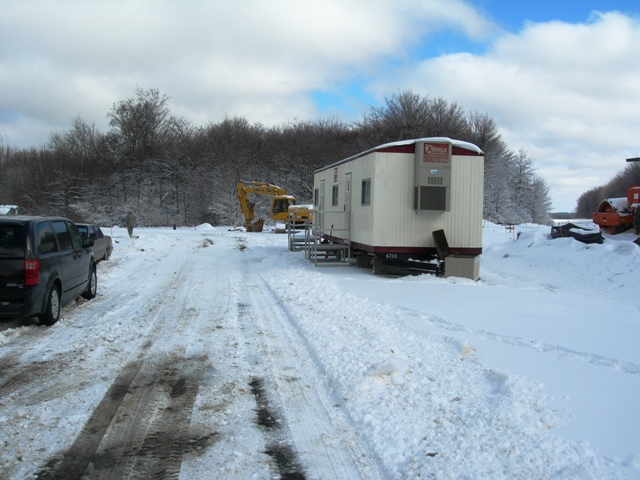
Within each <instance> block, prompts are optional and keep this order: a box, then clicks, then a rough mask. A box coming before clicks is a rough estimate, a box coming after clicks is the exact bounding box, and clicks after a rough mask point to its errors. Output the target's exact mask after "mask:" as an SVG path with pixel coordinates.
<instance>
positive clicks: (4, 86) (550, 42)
mask: <svg viewBox="0 0 640 480" xmlns="http://www.w3.org/2000/svg"><path fill="white" fill-rule="evenodd" d="M440 31H456V32H458V33H459V34H461V35H462V36H466V37H467V38H468V39H472V40H475V41H484V42H488V41H489V39H493V40H492V41H493V43H488V45H489V47H490V48H489V49H488V51H487V52H486V53H485V54H483V55H477V54H476V55H474V54H470V53H458V54H454V55H445V56H440V57H437V58H434V59H430V60H425V61H423V62H419V63H415V61H414V60H412V58H413V57H412V55H415V51H416V50H415V49H416V48H418V47H420V46H421V45H422V44H423V42H425V39H426V41H434V42H437V39H438V37H437V33H438V32H440ZM639 32H640V27H639V25H638V21H637V20H634V19H632V18H629V17H628V16H624V15H622V14H618V13H606V14H594V16H593V17H592V18H591V19H590V20H589V21H588V22H586V23H584V24H580V25H572V24H566V23H561V22H548V23H539V24H533V23H530V24H526V25H525V26H524V28H523V29H522V31H520V32H517V33H515V34H507V33H504V32H500V31H499V30H498V29H497V28H496V27H495V25H494V24H493V23H492V22H491V21H490V20H489V19H487V18H486V17H484V16H483V15H482V14H480V13H479V12H478V11H477V10H476V9H474V8H473V7H472V6H470V5H469V3H468V2H466V1H463V0H396V1H393V2H392V1H388V0H369V1H367V0H305V1H299V0H269V1H265V0H238V1H227V0H191V1H189V2H183V1H179V0H92V1H91V2H87V1H84V0H58V1H55V2H53V1H47V0H30V1H29V2H24V1H22V0H4V1H3V2H2V15H1V16H0V140H1V141H3V142H4V143H5V144H7V145H10V146H39V145H41V144H43V143H44V142H46V140H47V138H48V135H49V133H51V132H52V131H55V130H65V129H67V128H69V127H70V125H71V121H72V119H73V118H75V117H77V116H78V115H80V116H82V117H83V118H84V119H85V120H87V121H88V122H90V123H95V124H96V126H97V127H98V128H99V129H101V130H106V129H107V128H108V125H107V119H106V114H107V113H108V112H109V110H110V109H111V107H112V106H113V104H114V103H115V102H117V101H118V100H121V99H125V98H128V97H131V96H132V95H133V94H134V92H135V89H136V87H142V88H158V89H159V91H160V92H161V93H162V94H166V95H168V96H169V97H170V99H171V101H170V108H171V109H172V112H173V113H175V114H177V115H181V116H184V117H185V118H187V119H189V120H191V121H192V122H194V123H195V124H197V125H200V124H204V123H206V122H208V121H219V120H221V119H222V118H223V117H224V116H225V115H228V116H235V115H238V116H244V117H246V118H247V119H248V120H249V121H250V122H261V123H263V124H265V125H276V124H280V123H282V122H283V121H286V120H291V119H294V118H299V119H308V118H317V117H318V116H320V115H319V114H318V112H317V111H316V108H317V106H316V105H315V104H314V102H313V100H312V97H311V93H313V92H314V91H335V90H337V89H339V88H340V87H339V86H341V85H347V86H352V85H351V83H350V82H352V81H353V80H354V78H356V77H361V78H374V79H375V82H372V83H371V84H370V85H368V86H367V87H366V88H370V90H371V91H372V92H376V93H377V96H378V98H380V99H382V98H383V97H384V96H388V95H391V94H393V93H395V92H397V91H399V90H402V89H406V88H412V89H413V90H414V91H416V92H420V93H425V94H432V95H436V96H443V97H445V98H447V99H448V100H450V101H456V102H458V103H459V104H460V105H461V106H462V107H464V108H465V109H466V110H474V109H477V110H480V111H482V112H486V113H487V114H489V115H490V116H492V117H493V118H494V119H495V120H496V121H497V122H498V124H499V125H500V126H501V127H502V131H503V134H504V137H505V139H506V140H507V141H508V142H509V144H510V145H511V146H512V147H513V148H514V149H516V150H517V149H519V148H520V147H524V148H526V149H527V150H528V152H529V153H530V154H531V155H532V156H533V157H534V158H535V162H536V165H538V166H539V173H540V174H542V175H543V176H544V177H545V178H546V180H547V181H548V182H549V183H550V185H551V186H552V194H553V196H554V198H555V199H556V201H557V202H556V205H558V206H560V208H563V209H565V208H572V207H573V205H574V204H575V198H576V197H577V195H579V194H580V193H582V192H583V191H584V190H586V189H588V188H591V187H592V186H594V185H595V184H601V183H604V182H606V181H607V180H608V179H609V178H610V177H611V176H612V175H613V174H614V173H616V172H617V171H619V170H621V169H622V168H624V158H626V156H632V155H637V154H639V153H640V147H638V144H637V140H636V139H635V138H636V135H637V126H638V125H639V124H640V121H639V120H640V119H639V115H640V109H638V108H637V105H638V104H640V102H639V100H640V85H639V82H640V62H638V60H637V59H638V58H640V33H639ZM389 59H392V60H393V64H394V65H396V66H397V65H400V66H399V67H396V68H395V69H392V68H391V67H390V66H389V63H388V60H389ZM352 100H353V99H349V101H352ZM368 106H369V105H363V113H364V109H366V108H367V107H368ZM345 120H351V119H345ZM576 178H581V179H582V182H576V181H575V179H576ZM594 181H595V183H593V182H594ZM580 183H584V185H582V186H581V185H580Z"/></svg>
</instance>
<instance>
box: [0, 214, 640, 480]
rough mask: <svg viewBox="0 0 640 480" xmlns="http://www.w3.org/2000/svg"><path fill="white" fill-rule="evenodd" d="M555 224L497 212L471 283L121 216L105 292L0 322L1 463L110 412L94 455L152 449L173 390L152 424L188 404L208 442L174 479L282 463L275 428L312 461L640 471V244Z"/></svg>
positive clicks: (582, 474) (340, 472)
mask: <svg viewBox="0 0 640 480" xmlns="http://www.w3.org/2000/svg"><path fill="white" fill-rule="evenodd" d="M574 222H575V221H574ZM588 226H590V225H588ZM549 230H550V229H549V227H547V226H538V225H522V226H519V227H517V231H516V232H511V231H508V230H507V229H505V228H504V227H502V226H499V225H494V224H490V223H487V224H485V227H484V229H483V243H484V246H483V249H484V250H483V255H482V257H481V266H480V275H481V279H480V280H479V281H477V282H473V281H471V280H468V279H463V278H455V277H452V278H446V279H445V278H440V277H435V276H432V275H419V276H409V277H398V278H396V277H383V276H375V275H373V274H372V273H371V272H370V271H368V270H365V269H359V268H356V267H314V266H313V265H310V264H309V263H308V262H306V261H305V260H304V253H303V252H290V251H289V250H288V249H287V237H286V235H279V234H275V233H273V232H272V231H265V232H262V233H245V232H243V231H237V230H234V231H231V230H229V229H228V228H221V227H211V226H210V225H201V226H199V227H197V228H182V229H178V230H172V229H171V228H137V229H136V231H135V233H136V235H138V236H139V238H135V239H130V238H128V236H127V234H126V230H125V229H119V228H114V229H113V230H109V229H104V231H105V234H107V233H108V234H111V235H112V237H113V239H114V242H115V243H114V247H115V248H114V252H113V255H112V257H111V260H110V261H107V262H102V263H100V264H99V268H98V275H99V282H98V296H97V297H96V298H95V299H94V300H92V301H79V302H74V303H73V304H70V305H68V306H66V307H65V308H64V312H63V318H62V319H61V321H60V322H58V323H57V324H56V325H54V326H53V327H50V328H45V327H41V326H39V325H38V324H37V321H35V320H22V321H11V322H3V323H2V324H0V328H1V329H2V331H0V367H1V368H2V371H3V372H4V373H3V374H2V377H0V444H1V445H3V448H2V450H1V452H0V476H1V477H2V478H9V479H23V478H35V477H36V475H38V473H41V472H43V471H46V468H47V465H51V464H52V462H54V463H55V461H59V460H60V458H61V457H64V456H65V454H67V453H68V452H73V451H74V442H77V441H78V440H77V439H78V438H84V437H83V436H82V435H83V432H84V430H86V429H84V430H83V427H85V426H86V425H87V424H91V422H92V421H94V420H95V417H96V416H97V412H101V413H102V414H104V415H105V416H106V418H107V419H111V417H113V420H112V421H111V423H108V424H105V426H104V429H106V430H105V432H106V433H105V434H104V437H102V438H101V439H98V440H96V445H95V446H94V450H95V452H96V455H97V457H96V458H98V457H99V458H103V457H100V455H105V452H111V451H112V450H110V445H111V444H118V445H120V444H122V445H129V444H130V448H131V449H132V451H134V450H135V448H141V447H139V446H138V447H136V445H139V444H140V443H142V441H141V440H140V439H139V437H140V435H142V434H141V433H140V432H139V431H135V432H134V434H132V433H131V431H132V430H135V429H133V428H132V427H131V425H129V424H127V418H128V415H129V414H131V412H133V411H137V412H144V411H147V410H150V409H152V406H153V405H156V404H158V405H160V404H161V406H160V407H157V406H156V407H153V408H155V410H153V414H149V415H150V416H149V418H151V419H153V420H152V421H150V423H151V426H146V427H145V428H147V429H149V430H152V428H153V426H154V425H155V423H157V422H158V421H159V420H158V418H159V417H161V416H162V415H169V413H170V412H182V414H183V416H184V417H185V418H184V419H183V420H180V422H178V421H177V420H176V419H175V418H174V419H172V420H171V422H173V423H172V424H171V425H174V424H176V423H177V425H178V427H176V428H179V429H180V430H179V431H178V433H176V435H178V434H179V435H189V436H190V438H191V439H194V440H193V442H195V443H197V444H198V445H200V444H202V446H201V448H199V449H198V451H197V452H196V453H194V452H192V451H187V452H186V453H183V454H182V455H181V456H178V460H177V462H178V463H177V464H171V465H169V467H167V466H166V465H165V466H164V467H163V472H169V473H171V472H172V471H174V470H171V469H172V468H174V469H175V473H174V474H173V476H171V475H169V478H278V477H279V476H282V471H280V473H278V470H277V468H276V467H275V466H274V461H273V458H272V457H270V456H269V455H267V454H266V453H265V452H268V451H269V449H270V445H274V444H277V445H286V446H287V447H288V448H290V449H291V450H292V451H294V452H295V453H296V459H297V463H298V464H299V465H300V470H302V471H303V472H304V474H305V476H306V478H324V479H329V478H434V479H436V478H437V479H459V478H473V479H500V478H505V479H506V478H509V479H511V478H522V479H531V478H536V479H543V478H549V479H581V480H582V479H584V480H586V479H619V478H629V479H640V409H639V408H638V400H639V399H640V349H638V338H640V315H639V313H640V299H639V296H638V279H639V278H640V248H638V246H637V245H635V244H634V243H632V241H631V240H633V239H634V238H635V236H634V235H632V234H631V233H630V232H626V233H624V234H620V235H616V236H609V235H605V236H606V240H605V242H604V243H603V244H601V245H598V244H591V245H585V244H582V243H580V242H578V241H577V240H575V239H573V238H559V239H555V240H554V239H551V236H550V234H549V233H550V232H549ZM128 368H129V369H130V368H133V370H127V369H128ZM131 372H133V373H131ZM176 372H178V373H176ZM127 375H129V377H127ZM173 376H177V377H179V378H180V379H181V381H182V382H183V383H179V382H178V383H179V385H183V388H177V387H175V386H174V390H172V392H173V393H172V394H171V395H168V396H167V395H165V396H164V397H158V398H159V399H158V400H155V401H154V402H151V401H149V402H148V404H145V403H144V402H143V400H142V399H148V398H155V397H153V396H154V395H156V394H157V393H154V392H156V391H159V390H162V389H161V388H160V387H159V385H161V384H162V381H164V380H162V379H163V378H164V379H165V380H166V382H169V383H170V381H171V380H172V378H173ZM124 377H127V378H126V382H125V381H123V378H124ZM177 377H176V378H177ZM256 379H260V382H261V383H259V385H261V386H262V388H263V389H264V391H265V392H266V393H265V398H264V402H265V403H266V404H267V405H268V406H269V407H270V408H271V411H272V412H273V415H274V416H275V417H276V422H275V423H277V424H279V425H278V428H277V429H276V430H275V431H272V430H268V429H267V428H265V427H264V426H260V425H257V423H256V411H258V410H259V408H258V406H259V404H260V402H259V401H258V400H257V399H259V398H261V389H260V388H258V387H256ZM161 380H162V381H161ZM173 380H175V379H173ZM119 382H120V384H122V385H125V384H126V385H127V386H128V389H124V390H122V392H123V393H122V394H121V395H122V396H121V398H120V400H121V401H122V405H120V406H117V405H116V406H113V408H112V410H109V408H108V407H107V406H106V404H107V403H108V402H107V401H106V400H107V399H109V398H113V397H114V395H115V394H114V391H117V389H116V390H114V388H113V386H114V385H119ZM190 382H192V383H190ZM174 383H175V382H174ZM191 386H192V387H193V389H192V390H191V389H190V388H191ZM145 389H146V390H145ZM139 391H144V392H146V393H144V394H140V395H139V396H138V394H137V393H136V392H139ZM124 392H126V394H125V393H124ZM184 392H187V393H188V392H192V393H191V394H189V395H187V393H184ZM179 393H180V394H183V393H184V395H178V394H179ZM157 395H160V394H157ZM180 399H181V400H180ZM178 400H180V401H181V402H182V403H180V404H179V405H180V406H179V407H178V406H177V405H176V404H174V403H172V402H178ZM136 402H138V403H136ZM162 402H165V403H162ZM129 404H131V405H138V407H137V408H133V407H132V408H131V410H127V411H126V412H129V413H126V412H125V410H123V409H124V408H125V407H126V406H127V405H129ZM147 405H149V406H147ZM257 405H258V406H257ZM143 407H144V408H143ZM131 415H132V416H133V414H131ZM139 415H143V413H139ZM135 418H136V419H137V420H136V421H137V422H138V424H140V423H142V419H144V418H146V417H143V416H140V417H135ZM138 424H136V423H135V422H134V423H133V425H138ZM138 430H140V426H139V425H138ZM162 431H163V435H168V433H167V431H168V427H166V426H164V427H163V430H162ZM136 435H137V436H136ZM149 436H150V437H151V435H149ZM153 438H155V437H153ZM196 440H197V441H196ZM98 441H99V443H98ZM121 448H122V449H124V448H125V447H124V446H123V447H121ZM127 448H129V447H127ZM143 450H144V449H143ZM69 455H70V453H69ZM130 456H131V455H123V457H122V460H121V461H120V463H119V464H118V465H117V466H116V467H113V468H114V469H115V468H120V469H121V470H114V471H115V472H119V474H120V476H121V477H122V476H124V474H122V472H123V471H126V470H122V469H126V468H128V467H127V464H126V462H127V461H129V457H130ZM149 456H150V454H149V453H148V452H146V451H143V452H142V453H140V454H139V457H138V458H139V459H144V460H145V461H146V459H148V457H149ZM140 461H143V460H140ZM87 462H88V466H87V468H88V469H89V470H87V471H89V472H93V473H96V472H99V470H98V468H99V467H98V466H97V465H98V462H97V461H96V462H93V460H91V462H93V463H89V460H88V461H87ZM83 468H84V467H83ZM132 468H133V467H132ZM149 468H151V467H149ZM92 469H93V470H92ZM90 476H91V475H90Z"/></svg>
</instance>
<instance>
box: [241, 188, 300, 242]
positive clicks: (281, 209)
mask: <svg viewBox="0 0 640 480" xmlns="http://www.w3.org/2000/svg"><path fill="white" fill-rule="evenodd" d="M237 188H238V200H239V201H240V209H241V210H242V215H244V228H245V230H246V231H247V232H261V231H262V228H263V227H264V218H259V219H258V220H256V221H255V222H254V221H253V218H254V207H255V203H253V202H250V201H249V194H257V195H270V196H271V197H272V198H271V208H270V209H269V216H270V217H271V218H272V219H273V220H274V221H276V222H284V223H287V222H289V221H290V218H295V220H294V223H295V224H296V225H300V226H302V225H303V224H306V223H307V219H308V218H309V217H310V212H309V209H308V208H306V207H302V206H296V207H295V208H294V209H291V210H292V213H293V211H295V215H293V216H292V217H290V212H289V211H290V209H289V207H291V206H293V205H295V204H296V199H295V197H294V196H292V195H287V191H286V190H285V189H284V188H280V187H278V186H276V185H271V184H269V183H265V182H244V181H242V180H241V181H239V182H238V184H237Z"/></svg>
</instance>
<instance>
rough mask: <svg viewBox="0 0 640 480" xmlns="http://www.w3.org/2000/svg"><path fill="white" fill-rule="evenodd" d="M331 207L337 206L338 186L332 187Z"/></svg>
mask: <svg viewBox="0 0 640 480" xmlns="http://www.w3.org/2000/svg"><path fill="white" fill-rule="evenodd" d="M331 206H332V207H337V206H338V185H334V186H333V190H332V192H331Z"/></svg>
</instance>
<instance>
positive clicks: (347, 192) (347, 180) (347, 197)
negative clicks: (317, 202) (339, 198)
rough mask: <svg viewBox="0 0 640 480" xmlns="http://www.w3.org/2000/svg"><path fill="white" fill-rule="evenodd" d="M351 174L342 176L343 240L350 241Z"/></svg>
mask: <svg viewBox="0 0 640 480" xmlns="http://www.w3.org/2000/svg"><path fill="white" fill-rule="evenodd" d="M351 187H352V184H351V172H349V173H345V175H344V217H345V218H344V227H345V229H346V231H345V239H348V240H350V239H351Z"/></svg>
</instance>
